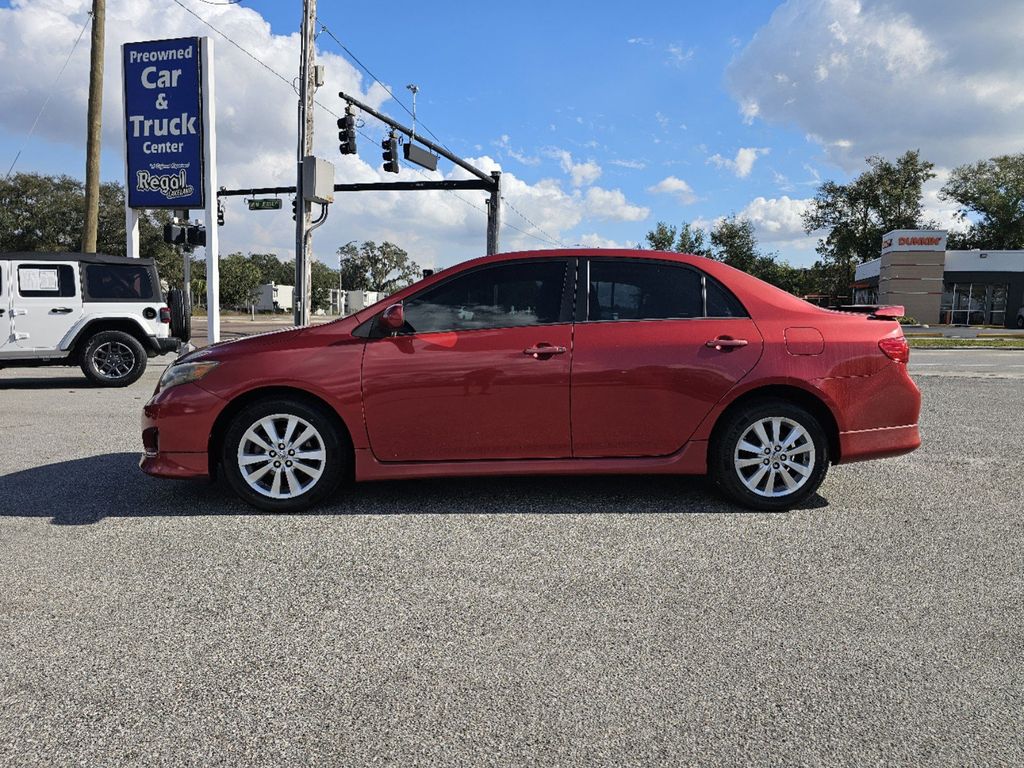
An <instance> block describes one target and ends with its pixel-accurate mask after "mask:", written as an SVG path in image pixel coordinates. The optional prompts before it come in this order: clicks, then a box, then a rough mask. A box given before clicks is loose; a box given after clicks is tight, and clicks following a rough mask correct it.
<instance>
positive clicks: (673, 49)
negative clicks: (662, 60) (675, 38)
mask: <svg viewBox="0 0 1024 768" xmlns="http://www.w3.org/2000/svg"><path fill="white" fill-rule="evenodd" d="M665 52H666V53H668V63H669V64H671V65H673V66H675V67H682V66H683V65H684V64H687V63H688V62H689V61H690V60H691V59H692V58H693V48H684V47H683V46H681V45H679V44H678V43H673V44H672V45H670V46H668V47H667V48H666V49H665Z"/></svg>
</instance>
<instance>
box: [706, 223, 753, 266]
mask: <svg viewBox="0 0 1024 768" xmlns="http://www.w3.org/2000/svg"><path fill="white" fill-rule="evenodd" d="M711 247H712V254H711V257H712V258H713V259H715V260H716V261H721V262H723V263H724V264H728V265H729V266H730V267H735V268H736V269H739V270H742V271H744V272H749V273H750V274H754V268H755V266H756V264H757V262H758V259H759V258H760V254H759V253H758V251H757V239H756V238H755V237H754V224H753V222H752V221H750V219H741V218H737V217H736V215H735V214H733V215H732V216H729V217H728V218H725V219H722V220H721V221H719V222H718V223H717V224H716V225H715V228H714V229H713V230H711Z"/></svg>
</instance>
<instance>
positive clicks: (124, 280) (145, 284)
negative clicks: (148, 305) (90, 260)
mask: <svg viewBox="0 0 1024 768" xmlns="http://www.w3.org/2000/svg"><path fill="white" fill-rule="evenodd" d="M85 293H86V296H88V297H89V298H90V299H95V300H107V301H111V300H112V301H150V300H152V299H154V298H155V297H156V292H155V288H154V286H153V281H152V279H151V275H150V269H149V267H145V266H134V265H121V264H88V265H86V267H85Z"/></svg>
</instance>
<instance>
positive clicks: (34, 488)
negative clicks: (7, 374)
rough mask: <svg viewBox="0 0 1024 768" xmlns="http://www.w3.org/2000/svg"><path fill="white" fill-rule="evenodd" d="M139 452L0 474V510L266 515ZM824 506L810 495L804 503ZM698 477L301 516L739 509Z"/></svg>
mask: <svg viewBox="0 0 1024 768" xmlns="http://www.w3.org/2000/svg"><path fill="white" fill-rule="evenodd" d="M138 460H139V454H137V453H113V454H106V455H103V456H91V457H89V458H85V459H75V460H73V461H66V462H60V463H57V464H48V465H45V466H41V467H35V468H32V469H26V470H23V471H21V472H14V473H12V474H9V475H6V476H4V477H0V489H2V490H0V517H50V518H52V522H53V523H54V524H55V525H88V524H90V523H96V522H99V521H100V520H102V519H103V518H105V517H159V516H173V517H187V516H193V515H218V514H243V515H263V514H267V513H264V512H259V511H258V510H256V509H254V508H253V507H250V506H248V505H247V504H245V503H243V502H241V501H240V500H239V499H237V498H236V497H235V496H234V495H233V494H232V493H231V492H230V490H228V489H227V488H226V486H225V485H224V484H223V483H210V482H207V481H204V480H196V481H182V480H159V479H156V478H152V477H148V476H147V475H144V474H143V473H142V472H141V471H140V470H139V467H138ZM823 506H826V502H825V500H824V499H822V498H821V497H820V496H818V495H815V496H812V497H811V498H810V499H809V500H808V501H807V502H806V503H805V504H804V508H819V507H823ZM743 511H745V510H742V509H740V508H738V507H735V506H733V505H731V504H729V503H727V502H726V501H724V500H723V499H722V498H721V496H720V495H719V494H718V492H717V491H716V490H715V489H714V488H713V487H712V485H711V484H710V483H709V482H708V481H707V480H705V479H704V478H700V477H670V476H640V475H620V476H601V477H507V478H447V479H439V480H401V481H394V482H376V483H358V484H354V485H348V486H342V487H341V488H340V489H339V490H338V492H337V493H336V494H335V496H334V497H332V498H331V499H330V500H329V501H328V502H326V503H324V504H321V505H320V506H318V507H315V508H314V509H311V510H309V511H307V512H304V513H300V514H305V515H359V514H370V515H429V514H446V515H451V514H456V515H457V514H595V513H616V514H657V513H665V512H687V513H735V512H743Z"/></svg>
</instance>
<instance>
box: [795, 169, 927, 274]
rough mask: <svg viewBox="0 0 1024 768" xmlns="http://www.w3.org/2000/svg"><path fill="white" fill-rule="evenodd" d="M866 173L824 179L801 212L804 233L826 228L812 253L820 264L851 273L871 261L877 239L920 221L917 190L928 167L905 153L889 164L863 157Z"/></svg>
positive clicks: (878, 243) (909, 227) (918, 192)
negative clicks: (842, 179)
mask: <svg viewBox="0 0 1024 768" xmlns="http://www.w3.org/2000/svg"><path fill="white" fill-rule="evenodd" d="M867 163H868V170H866V171H864V173H862V174H861V175H860V176H858V177H857V178H856V179H854V180H853V181H851V182H850V183H849V184H839V183H837V182H834V181H825V182H823V183H822V184H821V186H819V187H818V192H817V194H816V195H815V196H814V199H813V200H812V201H811V205H810V206H809V207H808V209H807V211H806V212H805V213H804V217H803V222H804V230H805V231H806V232H807V233H808V234H810V233H811V232H815V231H817V230H822V229H824V230H827V233H826V234H825V237H823V238H822V239H821V240H819V241H818V247H817V251H818V253H820V254H821V256H822V258H823V259H824V260H825V261H826V262H831V263H833V264H836V265H840V266H842V267H843V268H844V269H846V270H847V271H849V272H850V273H851V279H852V269H853V265H856V264H860V263H861V262H864V261H869V260H871V259H874V258H877V257H878V254H879V250H880V249H881V244H882V235H884V234H885V233H886V232H889V231H891V230H894V229H914V228H916V227H919V226H920V225H921V224H923V221H922V216H921V215H922V187H923V185H924V183H925V182H926V181H927V180H928V179H931V178H934V177H935V174H934V173H933V172H932V168H934V165H933V164H932V163H929V162H927V161H925V160H922V159H921V157H920V153H919V152H918V151H917V150H909V151H907V152H905V153H904V154H903V156H902V157H900V158H899V159H897V160H896V162H895V163H892V162H890V161H889V160H886V159H885V158H883V157H878V156H872V157H869V158H867Z"/></svg>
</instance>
